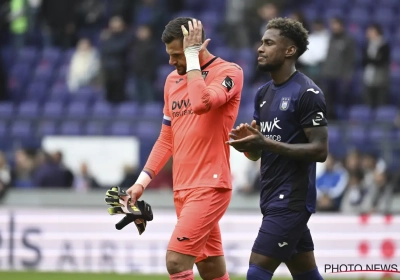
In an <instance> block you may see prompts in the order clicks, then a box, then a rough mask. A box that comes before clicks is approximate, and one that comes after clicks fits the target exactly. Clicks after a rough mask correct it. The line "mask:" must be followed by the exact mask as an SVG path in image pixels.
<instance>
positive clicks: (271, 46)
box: [227, 29, 328, 275]
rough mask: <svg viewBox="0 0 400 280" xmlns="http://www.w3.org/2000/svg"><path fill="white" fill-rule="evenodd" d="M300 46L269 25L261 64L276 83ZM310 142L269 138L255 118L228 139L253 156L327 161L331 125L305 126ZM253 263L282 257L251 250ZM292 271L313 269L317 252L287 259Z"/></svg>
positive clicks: (288, 71)
mask: <svg viewBox="0 0 400 280" xmlns="http://www.w3.org/2000/svg"><path fill="white" fill-rule="evenodd" d="M296 52H297V48H296V46H295V44H294V42H293V41H292V40H290V39H288V38H285V37H282V36H281V35H280V31H279V30H278V29H268V30H267V31H266V32H265V33H264V36H263V38H262V44H261V46H260V47H259V48H258V57H259V58H258V68H259V69H260V70H263V71H265V72H270V74H271V77H272V79H273V81H274V83H275V84H282V83H284V82H285V81H287V80H288V79H289V78H290V77H291V75H292V74H293V73H294V72H295V71H296V67H295V64H296V60H297V55H296ZM304 133H305V135H306V136H307V138H308V141H309V143H304V144H288V143H283V142H278V141H274V140H271V139H269V138H266V137H265V136H264V135H263V134H262V133H261V132H260V127H259V126H257V125H256V123H255V121H253V123H252V124H251V125H248V124H241V125H239V126H238V127H236V129H233V130H232V132H231V133H230V135H229V136H230V137H231V138H232V139H233V140H231V141H229V142H227V143H228V144H229V145H231V146H232V147H234V148H235V149H236V150H238V151H240V152H246V153H247V154H248V157H249V158H251V159H252V160H258V159H259V158H260V157H261V151H262V150H266V151H270V152H272V153H276V154H279V155H282V156H286V157H289V158H291V159H294V160H301V161H307V162H324V161H325V159H326V157H327V154H328V129H327V127H326V126H324V127H312V128H304ZM250 264H255V265H257V266H260V267H262V268H264V269H267V270H269V271H271V272H272V273H273V272H275V270H276V268H277V267H278V266H279V265H280V264H281V261H280V260H278V259H275V258H271V257H268V256H264V255H260V254H257V253H253V252H252V253H251V256H250ZM285 264H286V265H287V267H288V269H289V270H290V272H291V274H292V275H298V274H302V273H306V272H308V271H311V270H313V269H315V268H316V267H317V265H316V263H315V258H314V252H313V251H310V252H300V253H298V254H296V255H294V256H293V257H292V259H291V260H290V261H288V262H285Z"/></svg>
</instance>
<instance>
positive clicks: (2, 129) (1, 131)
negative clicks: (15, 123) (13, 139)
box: [0, 121, 8, 138]
mask: <svg viewBox="0 0 400 280" xmlns="http://www.w3.org/2000/svg"><path fill="white" fill-rule="evenodd" d="M7 135H8V132H7V124H6V123H5V122H3V121H0V137H2V138H3V137H5V136H7Z"/></svg>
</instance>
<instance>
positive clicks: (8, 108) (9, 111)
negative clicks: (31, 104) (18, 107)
mask: <svg viewBox="0 0 400 280" xmlns="http://www.w3.org/2000/svg"><path fill="white" fill-rule="evenodd" d="M13 117H14V106H13V103H12V102H4V103H0V120H5V119H10V118H13Z"/></svg>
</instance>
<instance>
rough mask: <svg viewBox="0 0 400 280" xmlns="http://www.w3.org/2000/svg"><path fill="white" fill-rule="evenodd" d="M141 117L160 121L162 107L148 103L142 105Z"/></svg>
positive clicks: (158, 104)
mask: <svg viewBox="0 0 400 280" xmlns="http://www.w3.org/2000/svg"><path fill="white" fill-rule="evenodd" d="M141 115H142V116H143V117H146V118H154V119H160V121H161V118H162V116H163V105H162V104H160V103H148V104H144V105H142V111H141Z"/></svg>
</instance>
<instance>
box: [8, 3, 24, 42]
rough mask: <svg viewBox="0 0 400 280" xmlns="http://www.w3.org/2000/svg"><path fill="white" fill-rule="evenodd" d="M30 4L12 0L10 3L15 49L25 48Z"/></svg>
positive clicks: (11, 27)
mask: <svg viewBox="0 0 400 280" xmlns="http://www.w3.org/2000/svg"><path fill="white" fill-rule="evenodd" d="M27 15H28V2H27V1H26V0H11V2H10V29H11V33H12V34H13V45H14V48H15V49H20V48H22V47H24V46H25V41H26V34H27V32H28V17H27Z"/></svg>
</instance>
